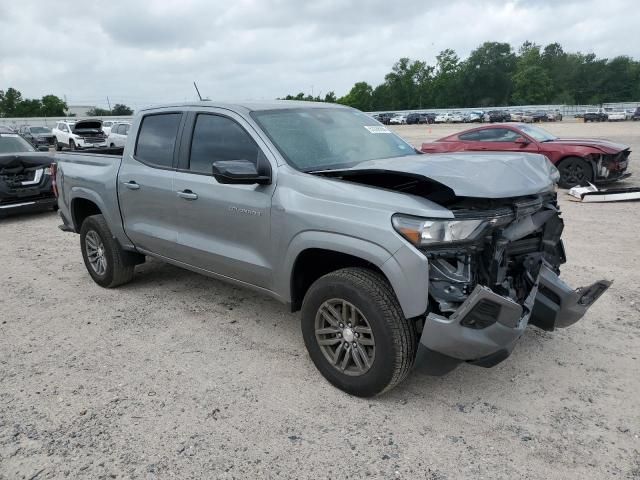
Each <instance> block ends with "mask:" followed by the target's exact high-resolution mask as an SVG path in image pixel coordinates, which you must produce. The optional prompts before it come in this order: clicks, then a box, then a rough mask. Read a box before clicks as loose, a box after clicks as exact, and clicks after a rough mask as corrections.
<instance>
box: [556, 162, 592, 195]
mask: <svg viewBox="0 0 640 480" xmlns="http://www.w3.org/2000/svg"><path fill="white" fill-rule="evenodd" d="M558 171H559V172H560V181H559V182H558V183H559V185H560V186H561V187H562V188H572V187H575V186H577V185H586V184H587V182H588V183H592V182H593V168H592V167H591V164H590V163H589V162H587V161H586V160H585V159H583V158H580V157H567V158H565V159H563V160H562V161H561V162H560V163H559V164H558Z"/></svg>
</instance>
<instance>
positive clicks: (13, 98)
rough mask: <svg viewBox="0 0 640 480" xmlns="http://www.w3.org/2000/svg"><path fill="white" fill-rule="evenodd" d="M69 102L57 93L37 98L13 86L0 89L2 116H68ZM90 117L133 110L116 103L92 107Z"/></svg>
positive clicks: (123, 113)
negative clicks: (24, 95) (26, 94)
mask: <svg viewBox="0 0 640 480" xmlns="http://www.w3.org/2000/svg"><path fill="white" fill-rule="evenodd" d="M67 108H68V107H67V103H66V102H65V101H64V100H62V99H61V98H59V97H57V96H55V95H45V96H44V97H42V98H40V99H37V98H22V93H20V91H18V90H16V89H15V88H13V87H9V88H7V90H6V91H4V90H0V117H9V118H11V117H64V116H67V115H68V114H67ZM86 115H87V116H89V117H100V116H104V117H107V116H127V115H133V110H132V109H131V108H129V107H127V106H126V105H123V104H120V103H116V104H115V105H114V106H113V108H112V109H111V110H106V109H104V108H97V107H94V108H91V109H90V110H88V111H87V113H86Z"/></svg>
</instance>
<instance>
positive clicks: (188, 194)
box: [178, 190, 198, 200]
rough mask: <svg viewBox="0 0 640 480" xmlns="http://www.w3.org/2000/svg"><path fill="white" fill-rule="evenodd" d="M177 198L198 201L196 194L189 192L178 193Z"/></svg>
mask: <svg viewBox="0 0 640 480" xmlns="http://www.w3.org/2000/svg"><path fill="white" fill-rule="evenodd" d="M178 196H179V197H181V198H184V199H185V200H197V199H198V194H197V193H193V192H192V191H191V190H182V191H181V192H178Z"/></svg>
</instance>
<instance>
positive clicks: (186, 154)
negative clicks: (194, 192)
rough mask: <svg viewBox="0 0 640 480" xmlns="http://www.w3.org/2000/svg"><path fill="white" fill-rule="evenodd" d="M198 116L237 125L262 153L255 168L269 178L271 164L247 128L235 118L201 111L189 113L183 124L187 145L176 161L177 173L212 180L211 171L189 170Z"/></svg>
mask: <svg viewBox="0 0 640 480" xmlns="http://www.w3.org/2000/svg"><path fill="white" fill-rule="evenodd" d="M199 115H210V116H216V117H223V118H226V119H228V120H231V121H232V122H234V123H235V124H236V125H238V126H239V127H240V128H241V129H242V130H243V131H244V132H245V133H246V134H247V136H248V137H249V138H250V139H251V141H252V142H253V143H254V144H255V146H256V148H257V149H258V150H259V152H260V153H262V157H264V160H263V161H261V162H259V163H258V164H256V168H257V169H258V171H260V169H261V168H263V169H264V172H265V175H267V174H268V175H269V176H271V174H272V169H271V162H270V161H269V158H268V157H267V155H266V154H265V152H264V149H263V148H262V147H261V146H260V144H259V143H258V142H257V141H256V139H255V137H254V136H253V135H251V133H249V130H248V129H247V128H245V127H244V126H243V125H242V124H241V123H240V122H238V121H237V120H236V119H235V118H232V117H231V116H229V115H225V114H224V113H219V112H207V111H202V110H198V111H192V112H189V119H188V120H187V122H185V123H186V125H185V129H188V132H187V133H188V135H184V137H185V140H186V142H187V145H185V147H184V149H183V154H182V155H180V158H179V159H178V164H177V167H176V171H177V172H182V173H189V174H191V175H203V176H205V177H211V178H214V177H213V171H211V173H204V172H194V171H192V170H191V169H190V168H189V167H190V165H191V146H192V145H193V135H194V134H195V131H196V122H197V121H198V116H199ZM214 179H215V178H214ZM216 182H217V180H216ZM230 186H231V185H230Z"/></svg>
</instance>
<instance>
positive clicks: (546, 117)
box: [372, 110, 562, 125]
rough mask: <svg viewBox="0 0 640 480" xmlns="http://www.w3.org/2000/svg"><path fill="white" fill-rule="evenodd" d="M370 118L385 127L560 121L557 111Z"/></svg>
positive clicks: (396, 115) (441, 113)
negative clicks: (421, 124) (423, 124)
mask: <svg viewBox="0 0 640 480" xmlns="http://www.w3.org/2000/svg"><path fill="white" fill-rule="evenodd" d="M372 117H373V118H374V119H376V120H378V121H379V122H380V123H383V124H385V125H412V124H420V123H425V124H426V123H483V122H486V123H494V122H524V123H538V122H555V121H560V120H562V113H560V111H559V110H536V111H520V110H489V111H484V110H474V111H467V112H460V111H451V112H439V113H433V112H418V113H409V114H402V113H376V114H373V115H372Z"/></svg>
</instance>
